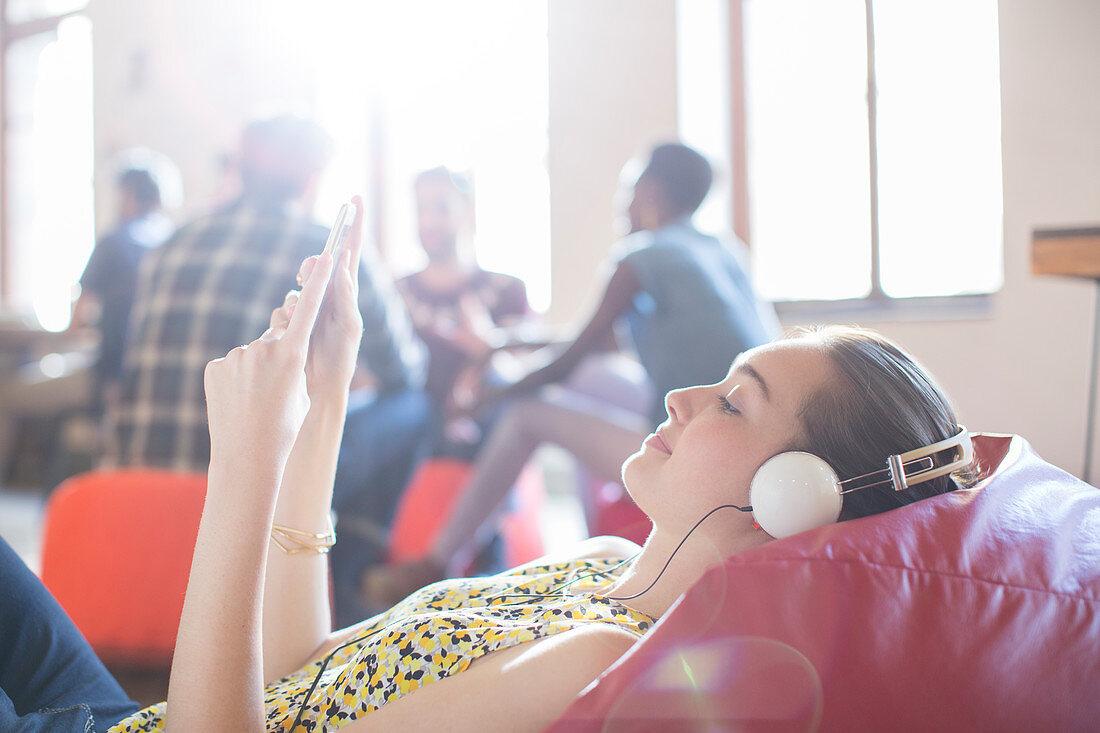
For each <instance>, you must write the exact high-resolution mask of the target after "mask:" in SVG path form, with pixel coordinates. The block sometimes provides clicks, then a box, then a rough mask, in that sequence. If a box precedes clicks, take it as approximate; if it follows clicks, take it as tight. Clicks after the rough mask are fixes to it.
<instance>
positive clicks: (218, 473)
mask: <svg viewBox="0 0 1100 733" xmlns="http://www.w3.org/2000/svg"><path fill="white" fill-rule="evenodd" d="M279 465H281V462H280V461H276V460H271V461H264V460H259V456H248V455H247V454H246V455H234V456H232V457H230V456H219V455H217V454H215V455H214V456H212V458H211V463H210V472H209V480H208V485H207V493H206V503H205V505H204V507H203V514H202V521H201V523H200V525H199V534H198V539H197V541H196V544H195V554H194V557H193V559H192V562H191V577H190V580H189V581H188V585H187V597H186V600H185V601H184V606H183V616H182V618H181V619H180V628H179V633H178V635H177V637H176V650H175V655H174V657H173V660H172V674H171V678H170V681H169V687H168V718H167V728H168V730H170V731H192V730H235V731H236V730H239V731H261V730H263V727H264V709H263V676H262V661H261V645H260V637H261V620H260V614H261V608H262V602H263V587H264V579H263V577H264V564H265V561H266V555H267V551H268V535H269V533H270V531H271V521H272V516H273V514H274V511H275V497H276V493H277V489H276V487H277V486H278V483H279V480H280V478H281V476H280V475H279V472H278V470H277V468H276V467H277V466H279Z"/></svg>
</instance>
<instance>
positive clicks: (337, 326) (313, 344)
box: [268, 196, 363, 401]
mask: <svg viewBox="0 0 1100 733" xmlns="http://www.w3.org/2000/svg"><path fill="white" fill-rule="evenodd" d="M352 201H353V203H354V204H355V219H354V220H353V221H352V225H351V230H350V232H349V233H348V241H347V243H346V244H345V246H344V251H343V253H342V254H341V256H340V259H339V261H338V262H337V263H336V271H335V273H334V274H333V276H332V283H331V284H330V285H329V289H328V294H327V295H326V297H325V299H324V302H323V304H322V306H321V311H320V313H319V314H318V316H317V324H316V325H315V326H314V328H313V337H312V338H311V339H310V342H309V355H308V357H307V359H306V364H305V373H306V384H307V389H308V392H309V397H310V399H312V400H314V401H317V400H322V399H324V400H329V399H334V400H338V401H342V400H344V399H345V398H346V397H347V392H348V385H349V384H350V383H351V377H352V375H353V373H354V372H355V362H356V356H357V355H358V353H359V342H360V341H361V340H362V337H363V317H362V315H361V314H360V313H359V302H358V300H359V258H360V254H361V253H362V249H363V202H362V200H361V199H360V198H359V197H358V196H356V197H354V198H353V199H352ZM319 259H320V256H313V257H307V258H306V259H305V260H303V261H302V266H301V268H300V269H299V270H298V284H299V285H301V284H302V283H305V282H307V281H308V280H309V279H310V276H311V275H312V273H313V271H314V270H315V269H316V267H317V264H318V261H319ZM302 297H304V292H299V291H297V290H292V291H291V292H289V293H287V294H286V298H285V300H284V301H283V305H282V306H280V307H279V308H276V309H275V310H274V311H272V313H271V328H270V329H269V330H268V333H278V332H279V331H280V330H281V329H285V328H286V327H287V324H288V323H290V320H291V318H292V316H293V314H294V313H295V312H296V311H297V309H298V308H299V307H301V306H300V305H299V303H300V299H301V298H302Z"/></svg>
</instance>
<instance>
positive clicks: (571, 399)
mask: <svg viewBox="0 0 1100 733" xmlns="http://www.w3.org/2000/svg"><path fill="white" fill-rule="evenodd" d="M631 170H637V167H636V166H632V165H631V164H628V165H627V167H626V168H625V169H624V178H626V179H627V181H629V184H630V186H629V205H628V207H627V214H628V217H629V221H630V230H631V234H630V235H629V236H628V237H627V238H626V239H624V240H623V241H622V242H620V243H619V244H618V245H617V246H616V249H615V251H616V260H617V262H616V264H615V267H614V272H613V273H612V275H611V277H610V279H609V280H608V283H607V286H606V289H605V291H604V294H603V297H602V299H601V302H600V304H599V306H598V307H597V308H596V311H595V313H594V314H593V315H592V317H591V318H590V319H589V321H588V323H587V324H586V325H585V326H584V327H583V328H582V329H581V331H580V333H579V334H578V335H577V337H576V338H575V339H574V340H573V341H571V342H569V343H568V345H567V346H566V348H565V349H564V350H563V351H560V352H559V353H556V354H555V355H554V356H553V357H552V358H551V360H550V361H549V363H547V364H546V365H545V366H543V367H541V368H539V369H537V370H535V371H532V372H530V373H529V374H527V375H526V376H524V377H523V378H521V379H519V380H518V381H516V382H515V383H514V384H511V385H508V386H506V387H504V388H502V389H497V390H495V391H493V390H488V391H487V396H486V397H484V398H483V399H482V401H481V403H480V404H481V405H482V406H485V405H492V404H496V403H499V402H501V401H507V405H506V407H504V409H503V410H502V412H501V415H500V417H499V420H498V421H497V423H496V424H495V426H494V429H493V430H492V432H491V433H490V435H489V437H488V439H487V440H486V442H485V446H484V448H483V450H482V451H481V453H480V454H479V455H478V458H477V462H476V465H475V470H474V474H473V477H472V478H471V480H470V482H469V484H467V486H466V488H465V490H464V491H463V494H462V496H461V498H460V499H459V500H458V501H457V502H456V504H455V508H454V510H453V511H452V513H451V515H450V517H449V518H448V520H447V522H446V524H445V525H444V527H443V529H442V530H441V531H440V533H439V534H438V536H437V537H436V538H435V540H434V543H433V546H432V548H431V551H430V553H429V554H428V556H427V557H425V558H424V559H422V560H413V561H407V562H403V563H400V564H396V565H390V566H379V567H376V568H372V569H370V570H369V571H368V572H367V573H366V574H365V576H364V583H363V585H364V597H365V599H366V602H367V605H370V606H373V607H385V606H388V605H389V604H392V603H393V602H394V601H396V600H398V599H399V598H401V597H403V596H405V595H406V594H407V593H409V592H410V591H411V590H413V589H414V588H417V587H419V586H421V585H423V584H425V583H428V582H431V581H434V580H439V579H441V578H443V577H445V576H448V575H457V574H460V573H461V572H462V569H463V568H464V567H466V566H467V565H468V564H469V562H470V558H471V557H474V556H476V555H477V553H478V552H479V551H480V549H481V546H482V544H483V543H484V539H483V538H484V536H485V534H486V532H485V529H488V528H489V527H490V526H491V518H492V516H493V513H494V511H495V510H496V508H497V506H498V505H499V504H500V502H501V501H502V500H503V499H504V498H505V497H506V496H507V494H508V491H509V490H510V489H511V487H512V486H513V484H514V483H515V481H516V478H517V477H518V476H519V475H520V472H521V471H522V470H523V467H524V465H525V464H526V463H527V461H528V459H529V458H530V456H531V455H532V453H534V451H535V449H536V448H537V447H538V446H539V445H541V444H543V443H547V442H549V443H553V444H555V445H558V446H560V447H562V448H564V449H566V450H567V451H569V453H570V454H571V455H572V456H574V457H575V458H576V459H577V461H578V463H579V464H580V465H581V466H582V467H583V468H584V469H585V470H586V471H587V472H588V473H589V474H590V475H591V476H593V477H594V478H596V479H599V480H602V481H605V482H607V481H617V480H618V478H619V467H620V466H622V463H623V461H624V460H625V459H626V457H627V456H629V455H630V454H631V453H632V452H633V451H634V449H635V448H636V446H637V445H638V442H639V441H640V440H641V439H642V438H643V437H645V435H647V434H648V433H649V431H650V430H652V428H653V426H655V425H656V424H657V423H659V422H660V421H661V420H662V419H663V418H662V415H663V410H664V406H663V402H662V400H663V396H664V395H665V394H666V393H667V392H668V391H670V390H673V389H677V388H679V387H685V386H688V385H692V384H705V383H709V382H712V381H715V380H717V379H718V378H719V377H721V375H722V374H724V373H725V370H726V368H727V367H728V365H729V361H730V359H732V358H733V357H735V356H736V355H737V354H739V353H741V352H742V351H744V350H746V349H749V348H752V347H754V346H759V345H761V344H764V343H767V342H768V341H770V340H771V339H772V338H773V337H774V336H775V335H777V334H778V331H779V326H778V321H777V319H776V318H775V313H774V311H772V310H771V306H770V305H765V304H762V303H761V302H759V301H758V300H757V298H756V295H755V293H754V291H753V288H752V284H751V282H750V281H749V278H748V276H747V274H746V273H745V270H744V268H743V266H742V262H741V255H740V253H739V251H738V250H739V248H740V247H741V245H740V243H739V242H731V243H726V242H723V241H721V240H719V239H718V238H716V237H713V236H710V235H707V234H703V233H701V232H700V231H698V230H697V229H696V228H695V226H694V224H693V223H692V216H693V214H694V213H695V211H696V210H697V209H698V208H699V206H700V205H701V204H702V202H703V200H704V199H705V198H706V195H707V193H708V191H709V190H710V185H711V180H712V171H711V167H710V163H708V162H707V160H706V158H704V157H703V156H702V155H700V154H699V153H698V152H696V151H695V150H693V149H691V148H689V147H687V146H685V145H680V144H676V143H668V144H663V145H658V146H657V147H655V148H654V149H653V150H652V151H651V152H650V154H649V158H648V161H647V162H646V165H645V167H644V169H643V170H642V171H641V173H640V174H635V176H636V177H633V178H631V177H629V172H630V171H631ZM620 321H624V322H625V325H629V327H630V331H631V334H632V336H633V338H632V344H633V347H634V351H635V352H636V354H637V357H638V361H640V362H641V365H642V367H643V368H644V372H645V375H644V377H643V378H642V380H638V379H637V378H636V377H633V376H632V374H631V373H630V372H629V371H627V370H626V369H624V368H623V366H622V364H623V362H622V361H619V362H611V361H609V359H608V358H607V357H606V356H604V355H603V354H601V350H602V349H604V348H605V347H606V344H607V343H608V341H609V340H612V339H613V336H614V330H615V327H616V324H617V323H618V322H620ZM511 345H515V344H511ZM597 355H600V356H599V357H597ZM597 358H598V359H599V361H596V359H597ZM609 363H612V364H615V367H614V368H611V369H609V368H607V367H606V365H607V364H609ZM639 381H640V382H641V384H639ZM547 385H553V386H552V388H551V389H543V388H544V387H546V386H547ZM540 389H541V391H538V392H536V390H540ZM649 394H652V395H653V397H652V398H651V399H650V400H649V404H648V405H647V404H640V403H641V402H642V400H643V399H645V398H646V397H645V396H646V395H649ZM472 409H473V410H475V411H476V409H477V408H472Z"/></svg>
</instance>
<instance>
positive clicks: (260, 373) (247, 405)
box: [203, 254, 333, 468]
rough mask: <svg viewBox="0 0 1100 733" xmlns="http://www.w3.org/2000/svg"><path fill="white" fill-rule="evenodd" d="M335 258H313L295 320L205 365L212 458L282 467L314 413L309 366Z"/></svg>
mask: <svg viewBox="0 0 1100 733" xmlns="http://www.w3.org/2000/svg"><path fill="white" fill-rule="evenodd" d="M332 268H333V263H332V258H331V256H329V255H327V254H325V255H322V256H321V257H319V258H317V260H316V261H315V262H314V266H313V267H312V269H311V271H310V273H309V276H308V278H307V279H306V281H305V284H304V286H303V288H302V292H301V296H300V297H299V298H298V300H297V305H296V307H295V308H294V312H293V313H292V314H291V316H290V318H289V319H287V321H286V323H285V324H282V325H280V326H279V327H277V328H269V329H268V330H267V331H265V332H264V334H263V335H262V336H260V338H258V339H256V340H255V341H253V342H252V343H250V344H248V345H247V346H238V347H237V348H235V349H233V350H232V351H230V352H229V353H228V354H226V355H225V356H224V357H222V358H220V359H214V360H213V361H211V362H210V363H209V364H207V365H206V372H205V374H204V375H203V379H204V383H205V386H206V402H207V415H208V419H209V422H210V442H211V459H212V462H213V460H214V458H216V457H221V458H222V460H226V459H228V460H229V461H233V462H236V461H238V460H239V461H249V462H251V464H252V465H253V466H255V467H257V468H263V467H269V466H280V467H281V465H282V464H281V462H282V461H285V460H286V457H287V455H288V454H289V453H290V449H291V447H292V446H293V445H294V440H295V438H296V437H297V435H298V431H299V430H300V429H301V427H302V422H303V421H304V420H305V416H306V413H307V412H308V411H309V406H310V398H309V394H308V392H307V390H306V374H305V365H306V358H307V356H308V354H309V351H310V340H311V339H310V332H311V331H312V330H313V327H314V323H315V322H316V321H318V313H319V312H320V311H321V304H322V300H323V299H324V295H325V286H326V284H327V283H328V280H329V274H330V273H331V272H332Z"/></svg>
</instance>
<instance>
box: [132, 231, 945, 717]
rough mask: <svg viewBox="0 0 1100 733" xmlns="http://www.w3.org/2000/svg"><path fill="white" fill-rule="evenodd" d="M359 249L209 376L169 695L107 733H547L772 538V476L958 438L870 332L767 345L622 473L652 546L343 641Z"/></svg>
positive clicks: (886, 500)
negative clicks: (721, 575)
mask: <svg viewBox="0 0 1100 733" xmlns="http://www.w3.org/2000/svg"><path fill="white" fill-rule="evenodd" d="M359 226H360V224H359V223H358V222H357V224H356V228H357V231H358V228H359ZM354 241H356V242H358V241H359V239H358V236H356V237H355V240H354ZM357 249H358V245H357V246H356V247H353V248H352V251H351V252H350V253H348V255H349V256H345V257H343V258H341V260H340V261H339V262H338V263H337V264H336V265H335V268H334V267H333V263H332V262H331V259H330V258H329V257H327V256H324V257H322V258H313V259H311V260H307V261H306V263H304V264H303V269H302V278H303V280H304V286H303V289H302V292H301V295H300V297H299V298H297V299H296V300H295V299H291V302H290V304H289V305H287V306H284V308H280V309H279V310H277V311H275V313H273V315H272V319H271V329H270V330H269V331H267V332H266V333H265V334H264V335H263V336H261V337H260V338H259V339H257V340H256V341H254V342H253V343H251V344H249V345H248V346H247V347H240V348H238V349H234V350H233V351H232V352H230V353H229V354H228V355H227V356H226V357H225V358H224V359H218V360H215V361H214V362H211V363H210V364H209V366H208V367H207V371H206V391H207V397H208V401H209V419H210V433H211V441H212V453H211V465H210V473H209V488H208V492H207V498H206V506H205V509H204V513H203V517H202V523H201V526H200V530H199V536H198V541H197V545H196V548H195V555H194V561H193V565H192V572H191V579H190V584H189V587H188V590H187V598H186V602H185V605H184V611H183V618H182V620H181V624H180V630H179V637H178V641H177V646H176V652H175V658H174V660H173V665H172V675H171V682H170V688H169V693H168V701H167V703H166V704H161V705H157V706H154V707H152V708H148V709H146V710H143V711H140V712H138V713H135V714H133V715H131V716H130V717H128V718H126V719H124V720H122V721H120V722H119V723H118V724H116V725H115V726H114V727H112V728H111V730H112V731H115V732H122V731H139V730H158V729H160V728H161V727H162V726H166V727H167V729H168V730H170V731H193V730H234V731H261V730H287V729H297V726H298V725H300V726H302V728H301V729H304V730H322V729H324V730H334V729H338V728H339V729H343V730H347V731H371V730H437V729H446V730H471V731H481V730H486V729H490V730H491V729H499V728H501V727H502V726H501V721H507V724H506V726H505V727H507V728H508V729H509V730H532V731H537V730H540V729H542V728H543V727H544V726H545V725H547V724H548V723H550V722H551V721H553V720H554V719H555V718H556V717H557V716H558V715H560V713H561V712H562V711H563V710H564V709H565V708H566V707H567V706H568V705H569V703H570V701H571V700H572V699H573V698H574V696H576V694H577V693H578V692H580V691H581V690H582V689H583V688H584V687H585V686H586V685H588V684H589V683H590V682H591V681H592V680H593V679H595V678H596V677H597V676H598V675H599V674H600V673H601V672H602V671H603V670H604V669H606V668H607V667H608V666H609V665H610V664H612V662H614V661H615V660H616V659H617V658H618V657H619V656H620V655H622V654H623V653H624V652H626V651H627V650H628V649H629V648H630V646H631V645H632V644H634V643H635V642H636V641H637V640H638V639H639V637H641V635H642V634H643V633H644V632H645V631H646V630H647V629H648V628H649V627H650V626H651V625H652V624H653V623H654V622H655V621H656V620H657V619H658V618H660V617H661V615H662V614H664V613H665V612H666V611H667V610H668V608H669V607H670V605H671V604H672V603H673V602H674V600H675V599H676V598H677V597H678V596H680V595H681V594H682V593H684V592H685V591H686V590H688V589H689V588H690V587H691V586H692V584H693V583H694V582H695V581H696V580H697V579H698V578H699V577H700V576H701V575H702V574H703V573H704V572H705V571H706V570H707V568H709V567H711V566H714V565H715V564H717V563H721V562H722V561H723V560H724V559H725V558H727V557H729V556H731V555H733V554H735V553H738V552H741V551H743V550H747V549H749V548H751V547H754V546H757V545H760V544H763V543H766V542H769V541H771V540H772V539H773V538H772V537H771V536H770V535H768V534H767V533H766V532H765V531H764V530H763V529H761V528H760V527H758V526H757V524H756V522H755V521H754V515H753V513H752V512H751V511H747V509H749V505H750V485H751V483H752V481H753V477H754V475H755V474H756V472H757V469H758V468H760V466H761V465H762V464H764V463H765V462H766V461H768V460H769V459H770V458H772V457H773V456H776V455H777V454H779V453H782V452H785V451H790V450H792V449H798V450H805V451H810V452H813V453H815V454H816V455H818V456H820V457H822V458H824V459H825V460H827V461H828V462H829V463H830V464H831V465H832V466H833V467H834V468H835V469H836V471H837V473H838V474H839V476H840V478H841V479H845V480H847V479H851V478H853V477H860V476H863V475H864V474H869V473H871V472H880V473H885V472H882V471H881V469H884V468H886V466H887V462H888V458H889V457H890V456H893V455H896V454H901V453H905V452H906V451H910V450H912V449H914V448H917V447H921V446H927V445H930V444H934V443H937V442H940V441H944V440H946V439H950V438H952V437H954V436H958V435H961V436H962V437H963V438H965V432H962V433H960V429H959V428H958V426H957V425H956V421H955V417H954V414H953V412H952V409H951V407H950V405H949V404H948V402H947V400H946V399H945V398H944V396H943V394H942V393H941V392H940V390H939V389H938V388H937V387H936V385H935V384H934V383H933V382H932V381H931V379H930V378H929V377H928V376H927V375H926V374H925V373H924V372H923V371H922V370H921V368H920V367H919V366H917V365H916V364H915V363H914V362H913V361H912V360H911V359H910V357H908V356H907V355H906V354H905V353H904V352H902V351H901V350H900V349H898V348H897V347H896V346H894V345H892V344H890V343H889V342H887V341H885V340H884V339H882V338H881V337H879V336H877V335H875V334H873V333H870V332H866V331H860V330H853V329H836V328H829V329H825V330H821V331H818V332H813V333H807V334H803V335H799V336H797V337H794V338H790V339H787V340H784V341H780V342H777V343H774V344H770V345H767V346H763V347H759V348H756V349H752V350H750V351H748V352H746V353H745V354H743V355H742V356H741V357H739V358H738V360H737V361H736V362H735V363H734V364H733V366H732V368H731V369H730V372H729V374H728V375H727V376H726V377H725V379H723V380H722V381H720V382H718V383H717V384H712V385H706V386H698V387H691V388H687V389H680V390H675V391H673V392H671V393H669V394H668V397H667V399H666V406H667V412H668V418H667V419H666V420H665V421H664V423H662V425H661V426H660V428H659V429H658V430H657V432H656V433H654V434H653V435H650V436H649V437H648V438H647V439H646V440H645V441H644V443H643V444H642V445H641V446H640V448H639V450H638V452H637V453H635V454H634V455H633V456H631V457H630V459H629V460H628V461H627V462H626V463H625V464H624V466H623V478H624V481H625V483H626V486H627V487H628V488H629V490H630V492H631V494H632V496H633V497H634V498H635V500H636V501H637V503H638V504H639V505H640V506H641V507H642V508H643V509H644V510H646V512H648V514H649V515H650V517H651V518H652V519H653V524H654V527H653V532H652V534H651V535H650V537H649V539H648V540H647V542H646V544H645V546H644V547H643V548H638V547H637V546H635V545H632V544H631V543H627V542H625V541H619V540H614V539H611V538H601V539H595V540H589V541H587V542H585V543H582V544H581V545H580V546H578V547H577V548H576V550H575V551H574V552H573V553H570V554H567V555H562V556H560V557H547V558H543V559H542V560H539V561H536V562H534V563H532V564H530V565H527V566H524V567H520V568H517V569H515V570H512V571H510V572H507V573H503V574H500V575H495V576H490V577H485V578H468V579H459V580H449V581H442V582H440V583H437V584H434V585H431V586H428V587H426V588H424V589H422V590H420V591H418V592H416V593H414V594H413V595H411V596H410V597H409V598H407V599H405V600H404V601H402V602H401V603H399V604H397V605H396V606H394V607H393V608H392V609H391V610H389V611H387V612H385V613H383V614H380V615H378V616H376V617H374V618H371V619H368V620H366V621H364V622H363V623H361V624H359V625H357V626H353V627H351V628H348V629H343V630H340V631H336V632H333V631H332V629H331V628H330V621H329V619H330V615H329V606H328V597H329V596H328V588H327V567H326V564H325V556H324V554H323V553H324V551H325V550H326V549H327V547H328V546H330V545H331V544H332V542H333V541H334V540H335V538H334V537H333V535H332V532H331V529H330V524H329V502H330V498H331V492H332V478H333V471H334V470H335V465H336V452H337V448H338V445H339V442H340V429H341V422H342V419H343V414H344V409H343V408H344V404H343V403H344V401H345V400H346V399H347V386H348V383H349V380H350V379H351V373H352V368H353V365H354V361H355V352H356V349H357V347H358V342H359V337H360V333H359V331H360V321H359V315H358V311H357V309H356V308H355V302H356V292H355V291H356V282H355V275H356V268H355V267H353V266H352V263H353V262H356V261H357V260H356V255H357ZM333 269H335V275H334V276H333V278H332V285H331V287H330V288H329V289H328V294H327V296H324V293H325V290H326V284H327V283H328V282H329V275H330V272H332V271H333ZM323 296H324V297H323ZM964 462H965V460H964V459H960V460H957V461H955V464H961V463H964ZM927 463H928V465H926V466H922V467H921V468H922V470H923V469H926V468H931V467H939V468H941V469H942V470H948V469H949V468H954V467H955V466H954V465H951V466H943V465H942V456H939V454H936V456H933V457H932V458H930V459H927ZM953 488H956V483H955V481H954V479H953V478H951V477H950V476H949V475H942V476H939V477H938V478H935V479H933V480H928V481H925V482H923V483H919V484H917V485H915V486H914V487H912V488H910V489H907V490H905V491H895V490H894V487H892V486H889V485H887V484H881V483H880V484H879V485H877V486H875V487H873V488H866V489H865V490H862V491H854V492H852V493H848V494H845V495H844V496H843V501H844V506H843V511H842V512H841V518H842V519H844V518H852V517H858V516H863V515H867V514H873V513H876V512H881V511H885V510H888V509H890V508H893V507H895V506H899V505H901V504H905V503H908V502H912V501H914V500H917V499H920V498H924V497H926V496H930V495H933V494H938V493H942V492H945V491H949V490H952V489H953ZM837 505H838V509H839V499H838V503H837ZM738 509H740V511H739V510H738ZM759 519H760V521H762V522H763V521H764V520H763V518H759ZM825 521H826V522H828V521H831V520H829V519H827V520H825ZM764 523H765V524H767V522H764ZM780 534H782V533H780Z"/></svg>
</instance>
